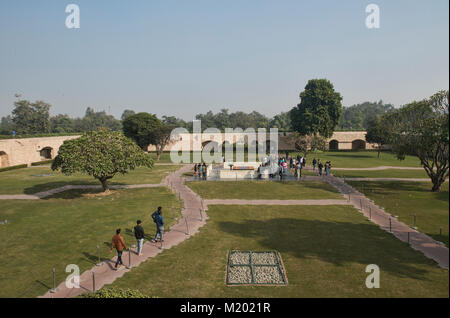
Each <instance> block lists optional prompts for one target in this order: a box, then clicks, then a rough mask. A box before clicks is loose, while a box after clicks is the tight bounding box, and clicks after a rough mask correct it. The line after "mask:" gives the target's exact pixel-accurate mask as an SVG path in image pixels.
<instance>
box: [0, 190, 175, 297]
mask: <svg viewBox="0 0 450 318" xmlns="http://www.w3.org/2000/svg"><path fill="white" fill-rule="evenodd" d="M83 193H85V191H68V192H64V193H61V194H59V195H57V196H55V197H52V198H49V199H45V200H38V201H34V200H33V201H17V200H14V201H12V200H11V201H0V220H5V219H7V220H9V223H8V224H6V225H0V241H1V242H2V247H3V248H2V264H1V266H0V286H2V288H1V289H0V297H36V296H39V295H43V294H45V293H46V292H47V291H48V290H49V288H51V287H52V280H51V274H52V267H55V269H56V278H57V283H58V284H59V283H60V282H62V281H64V280H65V278H66V276H67V275H68V274H66V273H65V268H66V266H67V265H68V264H76V265H78V266H79V267H80V270H81V273H82V272H83V271H85V270H87V269H90V268H92V267H93V266H95V263H96V262H97V247H96V246H97V244H98V245H99V246H100V252H101V253H100V256H101V259H102V260H105V259H110V258H112V257H113V256H114V254H110V253H109V246H110V244H111V238H112V237H113V235H114V234H115V230H116V229H117V228H121V229H122V235H123V236H124V238H125V242H126V243H127V244H128V246H131V245H132V244H136V242H135V239H134V235H133V234H132V232H131V231H132V229H133V227H134V225H135V224H136V220H137V219H141V220H142V222H143V226H144V229H145V231H146V234H147V235H148V236H153V235H154V233H155V229H154V223H153V221H152V219H151V213H152V212H153V211H154V210H156V208H157V207H158V206H159V205H160V206H162V207H163V213H164V215H165V220H166V223H167V224H166V226H171V225H172V224H174V223H175V222H176V221H175V220H174V217H175V215H179V214H180V203H179V201H177V199H176V197H175V195H174V194H173V193H172V192H171V191H170V190H169V189H168V188H163V187H161V188H152V189H127V190H118V191H113V194H111V195H109V196H103V197H84V196H82V194H83ZM172 206H173V207H176V209H174V210H173V211H172V209H171V207H172ZM127 257H128V254H126V258H124V261H125V262H126V260H127Z"/></svg>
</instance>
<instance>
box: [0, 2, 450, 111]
mask: <svg viewBox="0 0 450 318" xmlns="http://www.w3.org/2000/svg"><path fill="white" fill-rule="evenodd" d="M70 3H74V4H77V5H79V7H80V10H81V16H80V18H81V28H80V29H68V28H66V26H65V20H66V17H67V15H68V14H66V13H65V8H66V5H68V4H70ZM370 3H375V4H378V5H379V7H380V10H381V27H380V29H368V28H366V26H365V19H366V16H367V14H366V12H365V8H366V6H367V5H368V4H370ZM448 12H449V1H448V0H433V1H426V0H421V1H415V0H414V1H413V0H395V1H392V0H385V1H381V0H380V1H375V0H372V1H359V0H342V1H336V0H327V1H325V0H319V1H317V0H315V1H312V0H310V1H301V0H292V1H291V0H289V1H288V0H279V1H275V0H239V1H238V0H226V1H225V0H208V1H206V0H177V1H173V0H158V1H156V0H142V1H140V0H133V1H118V0H108V1H106V0H105V1H104V0H68V1H63V0H34V1H30V0H0V116H4V115H7V114H9V113H10V112H11V110H12V108H13V102H14V101H15V97H14V94H15V93H21V94H22V95H23V98H25V99H29V100H44V101H46V102H49V103H50V104H51V105H52V110H51V113H52V114H53V115H54V114H57V113H67V114H69V115H71V116H81V115H83V114H84V112H85V109H86V107H88V106H90V107H93V108H94V109H96V110H106V111H108V112H109V111H110V112H111V113H112V114H113V115H115V116H116V117H120V115H121V113H122V111H123V110H124V109H125V108H131V109H133V110H135V111H137V112H139V111H146V112H150V113H155V114H157V115H158V116H162V115H174V116H178V117H182V118H184V119H187V120H190V119H192V117H193V116H194V115H195V114H197V113H200V112H206V111H208V110H213V111H219V110H220V109H221V108H229V109H230V110H231V111H237V110H241V111H252V110H257V111H259V112H261V113H264V114H266V115H268V116H272V115H274V114H276V113H279V112H281V111H287V110H289V109H291V108H292V107H293V106H294V105H296V104H297V103H298V101H299V97H298V95H299V93H300V92H301V91H302V90H303V88H304V87H305V85H306V83H307V81H308V80H309V79H312V78H328V79H329V80H331V81H332V82H333V84H334V85H335V89H336V90H337V91H339V92H340V93H341V94H342V95H343V97H344V100H343V104H344V105H345V106H349V105H352V104H356V103H361V102H364V101H367V100H370V101H375V100H379V99H382V100H383V101H385V102H389V103H393V104H394V105H396V106H399V105H402V104H405V103H407V102H410V101H412V100H415V99H422V98H425V97H428V96H430V95H432V94H433V93H434V92H436V91H438V90H440V89H448V87H449V14H448Z"/></svg>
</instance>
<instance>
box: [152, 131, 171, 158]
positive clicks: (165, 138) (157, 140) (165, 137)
mask: <svg viewBox="0 0 450 318" xmlns="http://www.w3.org/2000/svg"><path fill="white" fill-rule="evenodd" d="M174 128H176V127H174V126H170V125H166V124H162V125H161V126H159V127H157V128H156V129H155V130H154V131H153V133H152V134H153V144H154V145H155V148H156V160H158V161H159V159H160V158H161V154H162V153H163V152H164V149H165V148H166V146H167V145H168V144H169V142H170V137H171V133H172V130H173V129H174Z"/></svg>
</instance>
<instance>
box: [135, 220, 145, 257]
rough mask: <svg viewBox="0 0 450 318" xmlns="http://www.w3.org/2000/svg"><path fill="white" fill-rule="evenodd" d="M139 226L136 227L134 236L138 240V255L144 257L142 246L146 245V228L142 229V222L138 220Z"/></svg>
mask: <svg viewBox="0 0 450 318" xmlns="http://www.w3.org/2000/svg"><path fill="white" fill-rule="evenodd" d="M136 223H137V225H136V226H135V227H134V236H135V237H136V240H137V254H138V255H139V256H142V246H143V245H144V236H145V233H144V228H143V227H142V221H141V220H137V222H136Z"/></svg>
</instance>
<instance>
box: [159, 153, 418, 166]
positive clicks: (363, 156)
mask: <svg viewBox="0 0 450 318" xmlns="http://www.w3.org/2000/svg"><path fill="white" fill-rule="evenodd" d="M285 155H286V154H285V153H280V157H284V156H285ZM151 156H152V157H153V158H156V154H155V153H151ZM192 156H193V152H191V153H190V160H192ZM289 156H291V157H294V158H296V157H297V153H296V152H289ZM313 158H316V159H321V161H322V162H323V163H325V162H326V161H328V160H330V161H331V163H332V165H333V167H338V168H371V167H380V166H393V167H420V162H419V159H418V158H417V157H412V156H406V158H405V160H403V161H400V160H398V159H397V157H396V156H395V155H394V154H392V153H390V152H383V153H382V154H381V156H380V158H378V156H377V152H376V151H329V152H320V153H310V154H309V155H308V159H307V165H308V166H311V165H312V160H313ZM245 160H247V153H245ZM159 162H160V163H169V162H172V160H171V159H170V153H169V152H165V153H163V154H162V155H161V160H160V161H159Z"/></svg>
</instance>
